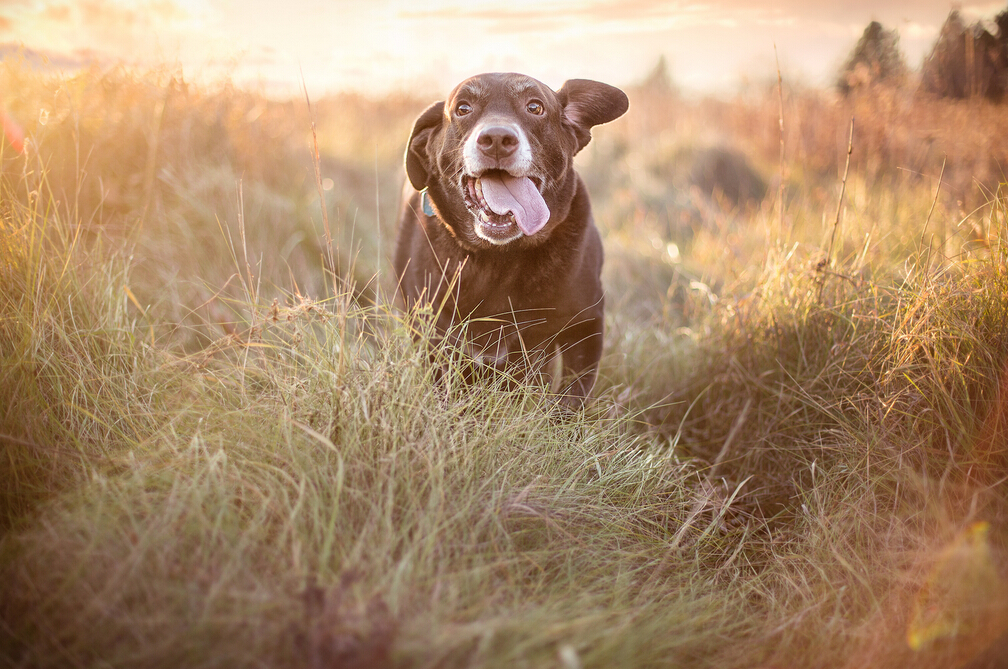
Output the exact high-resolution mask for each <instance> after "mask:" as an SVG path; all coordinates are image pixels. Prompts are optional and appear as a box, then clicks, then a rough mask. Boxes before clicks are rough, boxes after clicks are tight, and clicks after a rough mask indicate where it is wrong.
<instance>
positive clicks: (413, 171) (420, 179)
mask: <svg viewBox="0 0 1008 669" xmlns="http://www.w3.org/2000/svg"><path fill="white" fill-rule="evenodd" d="M443 115H444V102H435V103H434V104H432V105H431V106H430V107H428V108H427V109H426V110H425V111H424V113H422V114H420V116H419V117H418V118H417V120H416V123H414V124H413V132H412V133H411V134H410V138H409V143H408V144H407V145H406V176H408V177H409V180H410V183H411V184H413V188H416V189H417V190H423V189H424V188H426V187H427V181H428V179H429V178H430V156H429V155H428V153H427V143H428V141H429V140H430V137H431V135H432V134H433V133H434V131H435V130H436V129H438V128H439V127H440V126H441V117H442V116H443Z"/></svg>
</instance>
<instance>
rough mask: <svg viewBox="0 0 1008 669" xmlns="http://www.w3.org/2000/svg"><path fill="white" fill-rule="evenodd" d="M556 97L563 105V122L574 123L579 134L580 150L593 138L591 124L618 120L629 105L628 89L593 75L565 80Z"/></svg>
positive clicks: (577, 135)
mask: <svg viewBox="0 0 1008 669" xmlns="http://www.w3.org/2000/svg"><path fill="white" fill-rule="evenodd" d="M557 97H558V98H560V104H562V105H563V110H564V111H563V115H564V123H565V124H567V125H570V126H571V128H572V130H573V131H574V135H575V136H576V137H577V143H578V146H577V150H578V151H580V150H581V149H583V148H584V147H585V145H586V144H588V142H589V141H591V128H592V126H595V125H599V124H600V123H608V122H609V121H612V120H615V119H617V118H619V117H620V116H622V115H623V114H624V113H626V110H627V109H628V108H629V107H630V101H629V100H627V96H626V93H624V92H623V91H621V90H620V89H618V88H616V87H615V86H610V85H609V84H603V83H602V82H600V81H591V80H590V79H569V80H567V81H565V82H564V85H563V86H561V87H560V90H559V91H557Z"/></svg>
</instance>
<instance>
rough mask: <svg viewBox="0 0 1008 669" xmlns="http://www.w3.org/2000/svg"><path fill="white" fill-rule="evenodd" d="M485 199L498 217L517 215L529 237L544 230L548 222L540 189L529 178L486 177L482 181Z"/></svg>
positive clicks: (521, 226)
mask: <svg viewBox="0 0 1008 669" xmlns="http://www.w3.org/2000/svg"><path fill="white" fill-rule="evenodd" d="M480 185H481V187H482V189H483V199H484V200H486V203H487V204H488V205H490V208H491V209H492V210H493V211H494V213H495V214H499V215H501V216H504V215H506V214H507V213H508V212H511V213H512V214H514V217H515V221H516V222H517V223H518V227H519V228H521V231H522V232H524V233H525V234H526V235H534V234H535V233H537V232H539V231H540V230H542V227H543V226H544V225H546V221H548V220H549V217H550V211H549V207H547V206H546V201H545V200H543V198H542V195H540V194H539V190H538V189H537V188H536V187H535V184H534V183H532V180H531V179H529V178H528V177H513V176H511V175H510V174H493V175H484V176H483V177H481V178H480Z"/></svg>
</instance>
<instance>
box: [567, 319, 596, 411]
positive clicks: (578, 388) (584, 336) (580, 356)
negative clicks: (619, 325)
mask: <svg viewBox="0 0 1008 669" xmlns="http://www.w3.org/2000/svg"><path fill="white" fill-rule="evenodd" d="M558 343H559V345H560V351H561V355H562V356H563V379H562V382H563V385H562V386H561V392H562V393H563V397H561V399H560V402H561V403H562V404H563V405H565V406H567V407H569V408H571V409H575V410H576V409H580V408H581V407H582V406H583V405H584V402H585V399H586V398H587V397H588V395H589V394H590V393H591V389H592V386H594V385H595V377H596V376H597V375H598V363H599V359H600V358H601V357H602V317H601V315H600V316H597V317H593V318H589V319H587V320H585V321H582V322H580V323H577V324H575V325H572V326H570V327H568V328H566V329H565V330H563V331H562V332H561V333H560V337H559V340H558Z"/></svg>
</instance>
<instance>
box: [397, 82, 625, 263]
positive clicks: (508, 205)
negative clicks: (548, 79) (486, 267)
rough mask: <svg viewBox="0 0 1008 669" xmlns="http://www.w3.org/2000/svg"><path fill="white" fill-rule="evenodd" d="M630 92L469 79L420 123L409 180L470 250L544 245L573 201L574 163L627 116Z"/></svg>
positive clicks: (409, 156) (410, 151)
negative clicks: (600, 129) (595, 130)
mask: <svg viewBox="0 0 1008 669" xmlns="http://www.w3.org/2000/svg"><path fill="white" fill-rule="evenodd" d="M628 104H629V103H628V101H627V97H626V95H625V94H624V93H623V91H621V90H619V89H618V88H614V87H612V86H609V85H607V84H603V83H599V82H597V81H589V80H586V79H572V80H570V81H567V82H566V83H564V85H563V86H561V87H560V90H558V91H553V90H552V89H550V88H549V87H548V86H546V85H545V84H543V83H541V82H539V81H536V80H535V79H532V78H531V77H527V76H525V75H521V74H502V73H494V74H482V75H479V76H476V77H472V78H471V79H467V80H465V81H463V82H462V83H461V84H459V85H458V86H457V87H456V88H455V90H454V91H452V93H451V95H450V96H449V98H448V100H447V101H444V102H437V103H434V104H433V105H431V106H430V107H429V108H428V109H427V110H426V111H425V112H424V113H423V114H421V115H420V117H419V118H418V119H417V121H416V124H415V125H414V127H413V133H412V135H410V139H409V144H408V145H407V147H406V173H407V175H408V176H409V180H410V183H411V184H412V185H413V187H414V188H416V189H417V190H418V191H423V190H424V189H427V193H428V197H429V198H430V199H431V200H432V201H433V204H434V207H435V208H436V210H437V214H438V218H440V220H441V221H442V222H444V224H445V225H446V226H448V228H449V230H450V231H451V232H452V234H453V235H454V236H455V237H456V239H458V240H459V242H460V243H461V244H462V245H463V246H465V247H467V248H469V249H486V248H490V247H492V246H502V245H505V244H510V243H519V244H531V245H536V244H538V243H541V242H542V241H543V240H544V239H546V238H548V237H549V233H550V231H551V230H552V229H553V227H554V226H555V225H557V224H558V223H559V222H560V221H562V220H564V219H565V218H566V216H567V213H568V210H569V208H570V204H571V200H572V199H573V197H574V192H575V188H576V178H575V176H574V172H573V169H572V165H573V162H572V161H573V158H574V154H576V153H577V152H578V151H580V150H581V149H582V148H584V146H585V145H586V144H587V143H588V142H589V140H590V139H591V128H592V126H595V125H598V124H600V123H607V122H609V121H612V120H613V119H615V118H618V117H619V116H621V115H622V114H623V113H624V112H625V111H626V110H627V107H628Z"/></svg>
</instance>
